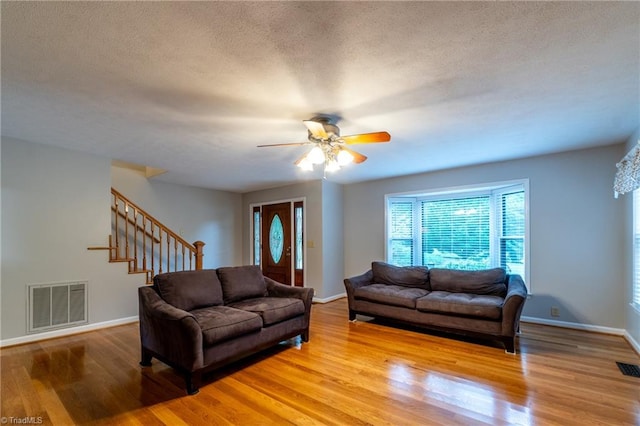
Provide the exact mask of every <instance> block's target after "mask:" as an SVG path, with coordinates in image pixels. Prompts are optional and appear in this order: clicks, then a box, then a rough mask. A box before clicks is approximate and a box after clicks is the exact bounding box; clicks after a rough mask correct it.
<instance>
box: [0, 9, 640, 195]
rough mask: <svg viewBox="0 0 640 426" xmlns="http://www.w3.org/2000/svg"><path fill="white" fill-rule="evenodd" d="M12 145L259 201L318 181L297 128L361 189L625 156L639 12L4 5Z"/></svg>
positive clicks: (637, 115)
mask: <svg viewBox="0 0 640 426" xmlns="http://www.w3.org/2000/svg"><path fill="white" fill-rule="evenodd" d="M1 8H2V9H1V13H2V15H1V16H2V23H1V24H2V27H1V30H2V51H1V54H2V56H1V60H2V92H1V95H2V99H1V100H2V134H3V136H9V137H15V138H19V139H23V140H27V141H32V142H38V143H43V144H50V145H56V146H61V147H66V148H70V149H75V150H80V151H84V152H89V153H93V154H97V155H102V156H107V157H109V158H112V159H116V160H121V161H126V162H131V163H136V164H140V165H145V166H149V167H154V168H163V169H167V170H168V172H167V173H165V174H163V175H161V176H158V177H155V178H154V179H161V180H164V181H168V182H175V183H181V184H188V185H195V186H202V187H208V188H216V189H223V190H231V191H238V192H245V191H249V190H255V189H261V188H267V187H273V186H278V185H282V184H286V183H291V182H296V181H300V180H304V179H318V178H321V177H322V172H321V171H317V172H312V173H303V172H302V171H299V170H298V169H297V168H296V167H294V166H293V164H292V163H293V161H295V160H296V159H297V158H298V157H299V156H300V155H302V154H303V153H304V152H305V148H304V147H283V148H256V145H259V144H269V143H285V142H303V141H305V140H306V128H305V127H304V126H303V124H302V120H304V119H308V118H310V117H312V116H314V115H316V114H318V113H324V114H332V115H334V116H336V117H338V118H340V121H339V122H338V125H339V126H340V128H341V130H342V134H344V135H347V134H354V133H365V132H373V131H380V130H386V131H388V132H389V133H391V135H392V141H391V143H389V144H375V145H358V146H354V148H356V149H357V150H358V151H359V152H361V153H363V154H365V155H367V156H368V157H369V160H368V161H366V162H365V163H363V164H360V165H352V166H349V167H348V168H344V169H342V170H340V171H339V172H337V173H335V174H332V175H330V176H329V177H328V178H329V179H330V180H332V181H335V182H340V183H348V182H356V181H362V180H369V179H376V178H383V177H390V176H397V175H403V174H409V173H416V172H422V171H431V170H438V169H443V168H450V167H457V166H463V165H470V164H478V163H484V162H489V161H496V160H506V159H514V158H520V157H526V156H531V155H538V154H544V153H551V152H559V151H566V150H572V149H578V148H582V147H590V146H597V145H605V144H612V143H617V142H621V141H624V140H625V139H626V138H628V137H629V136H630V135H631V134H632V132H633V131H634V130H635V129H637V128H638V126H639V120H640V112H639V98H640V83H639V77H640V67H639V58H640V3H637V2H624V3H622V2H596V3H588V2H541V3H533V2H486V3H485V2H468V3H467V2H412V3H405V2H300V3H298V2H259V3H254V2H193V3H192V2H2V3H1Z"/></svg>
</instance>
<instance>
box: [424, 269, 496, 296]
mask: <svg viewBox="0 0 640 426" xmlns="http://www.w3.org/2000/svg"><path fill="white" fill-rule="evenodd" d="M429 274H430V276H429V281H430V282H431V289H432V290H433V291H448V292H451V293H470V294H488V295H492V296H502V297H504V296H505V295H506V294H507V285H506V279H507V274H506V271H505V270H504V269H503V268H493V269H484V270H480V271H460V270H457V269H440V268H431V269H430V270H429Z"/></svg>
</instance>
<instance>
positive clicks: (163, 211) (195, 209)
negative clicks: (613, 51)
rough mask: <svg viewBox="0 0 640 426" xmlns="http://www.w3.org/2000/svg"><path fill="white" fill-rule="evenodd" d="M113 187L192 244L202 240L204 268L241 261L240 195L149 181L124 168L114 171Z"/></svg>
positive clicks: (142, 175) (236, 263)
mask: <svg viewBox="0 0 640 426" xmlns="http://www.w3.org/2000/svg"><path fill="white" fill-rule="evenodd" d="M111 171H112V173H111V182H112V183H111V185H112V186H113V187H114V188H115V189H116V190H117V191H118V192H120V193H121V194H122V195H124V196H125V197H127V198H129V199H130V200H131V201H132V202H134V203H135V204H137V205H138V206H140V207H141V208H142V209H144V210H145V211H147V212H148V213H149V214H151V215H152V216H153V217H155V218H156V219H158V220H159V221H160V222H162V223H163V224H164V225H165V226H168V227H169V228H170V229H171V230H172V231H174V232H177V233H178V235H180V236H181V237H182V238H184V239H185V240H187V241H188V242H190V243H193V242H195V241H197V240H201V241H203V242H204V243H205V246H204V258H203V267H204V268H218V267H220V266H230V265H239V264H240V263H241V262H242V241H241V239H240V237H239V236H240V234H241V232H242V226H241V221H242V214H241V199H242V196H241V195H240V194H236V193H231V192H226V191H215V190H209V189H203V188H196V187H191V186H184V185H175V184H171V183H166V182H161V181H156V180H154V179H153V178H151V179H147V178H146V177H145V175H144V173H142V172H140V171H136V170H132V169H128V168H124V167H117V166H114V167H113V168H112V169H111Z"/></svg>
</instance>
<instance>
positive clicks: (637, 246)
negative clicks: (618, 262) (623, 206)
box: [631, 189, 640, 310]
mask: <svg viewBox="0 0 640 426" xmlns="http://www.w3.org/2000/svg"><path fill="white" fill-rule="evenodd" d="M631 304H632V305H633V306H635V308H636V309H638V310H640V189H636V190H635V191H633V301H632V303H631Z"/></svg>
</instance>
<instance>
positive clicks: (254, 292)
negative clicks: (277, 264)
mask: <svg viewBox="0 0 640 426" xmlns="http://www.w3.org/2000/svg"><path fill="white" fill-rule="evenodd" d="M218 277H219V278H220V283H222V294H223V296H224V303H225V304H226V303H231V302H235V301H238V300H242V299H249V298H252V297H264V296H266V295H267V283H266V282H265V281H264V277H263V276H262V271H261V270H260V267H259V266H257V265H246V266H226V267H224V268H218Z"/></svg>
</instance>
